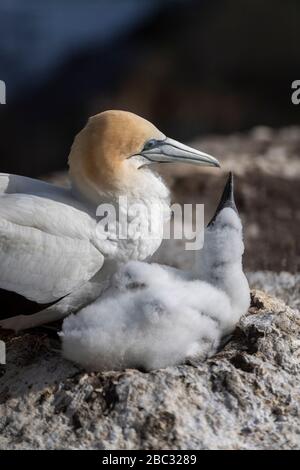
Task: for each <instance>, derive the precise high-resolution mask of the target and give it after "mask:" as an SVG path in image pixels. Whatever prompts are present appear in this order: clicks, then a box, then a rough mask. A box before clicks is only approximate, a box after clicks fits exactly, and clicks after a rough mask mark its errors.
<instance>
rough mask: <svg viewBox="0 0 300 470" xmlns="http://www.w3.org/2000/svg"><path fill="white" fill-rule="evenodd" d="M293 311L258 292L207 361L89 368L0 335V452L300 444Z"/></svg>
mask: <svg viewBox="0 0 300 470" xmlns="http://www.w3.org/2000/svg"><path fill="white" fill-rule="evenodd" d="M299 333H300V316H299V311H297V310H292V309H291V308H289V307H287V306H286V305H285V304H284V303H283V302H282V301H279V300H277V299H275V298H273V297H269V296H267V295H265V294H263V293H261V292H259V291H256V292H254V293H253V294H252V307H251V308H250V310H249V314H248V315H247V316H245V317H243V318H242V319H241V321H240V323H239V325H238V328H237V329H236V331H235V334H234V336H233V338H232V340H231V341H230V342H229V343H228V344H227V346H226V347H225V349H224V350H223V351H221V352H219V353H218V354H216V355H215V356H214V357H213V358H211V359H209V360H208V361H207V362H205V363H201V364H198V365H197V364H193V365H182V366H178V367H171V368H168V369H165V370H158V371H153V372H150V373H147V374H145V373H142V372H139V371H137V370H126V371H125V372H106V373H97V374H95V373H92V374H87V373H85V372H82V371H80V370H79V369H77V368H76V367H75V366H74V365H73V364H71V363H68V362H66V361H64V360H63V359H62V358H61V357H60V355H59V354H57V353H55V352H53V351H51V350H50V349H49V347H50V341H49V338H47V336H46V335H42V334H41V333H39V334H38V333H37V332H34V333H26V334H24V335H22V336H18V337H13V336H12V335H8V334H6V335H5V336H4V333H3V332H2V333H1V339H2V340H4V339H5V341H6V343H7V351H8V354H7V362H8V363H7V366H6V373H5V374H4V375H3V376H2V378H1V383H0V403H1V405H0V448H1V449H61V448H65V449H103V448H106V449H119V448H120V449H141V448H142V449H299V448H300V418H299V413H300V364H299V345H300V344H299V343H300V341H299Z"/></svg>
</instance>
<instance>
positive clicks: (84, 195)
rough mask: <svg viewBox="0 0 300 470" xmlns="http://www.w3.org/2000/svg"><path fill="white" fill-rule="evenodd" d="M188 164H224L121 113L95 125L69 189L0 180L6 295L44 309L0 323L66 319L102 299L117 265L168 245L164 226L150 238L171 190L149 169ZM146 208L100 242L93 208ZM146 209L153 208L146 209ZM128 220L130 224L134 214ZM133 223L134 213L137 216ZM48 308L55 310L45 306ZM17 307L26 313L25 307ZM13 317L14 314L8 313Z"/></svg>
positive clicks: (82, 138) (75, 159)
mask: <svg viewBox="0 0 300 470" xmlns="http://www.w3.org/2000/svg"><path fill="white" fill-rule="evenodd" d="M178 161H180V162H186V163H191V164H196V165H211V166H219V164H218V161H217V160H216V159H215V158H213V157H211V156H209V155H207V154H205V153H203V152H200V151H198V150H195V149H192V148H190V147H187V146H186V145H183V144H181V143H179V142H177V141H175V140H172V139H169V138H167V137H166V136H165V135H164V134H163V133H162V132H160V131H159V130H158V129H157V128H156V127H155V126H154V125H153V124H151V123H150V122H148V121H146V120H145V119H143V118H141V117H139V116H136V115H135V114H132V113H129V112H125V111H105V112H103V113H100V114H97V115H96V116H93V117H92V118H90V119H89V121H88V123H87V125H86V126H85V127H84V129H83V130H82V131H81V132H79V134H78V135H77V136H76V138H75V140H74V143H73V146H72V148H71V152H70V155H69V167H70V171H69V173H70V179H71V183H72V186H71V188H70V189H62V188H59V187H57V186H54V185H51V184H47V183H44V182H42V181H37V180H33V179H30V178H25V177H22V176H15V175H9V174H0V265H1V270H0V289H5V290H6V291H10V292H13V293H15V294H18V295H19V296H23V297H25V298H26V299H29V300H30V301H33V302H35V303H37V304H38V305H35V309H36V310H40V309H41V305H44V306H45V304H47V305H48V307H47V308H45V309H44V310H42V311H40V312H39V313H37V314H34V315H29V316H25V315H24V314H25V313H26V312H27V309H28V305H26V306H24V310H23V311H19V312H18V313H20V314H22V315H19V316H17V317H13V318H8V319H6V320H3V321H0V327H2V328H9V329H14V330H22V329H26V328H31V327H34V326H38V325H42V324H44V323H47V322H50V321H54V320H58V319H61V318H64V317H65V316H66V315H68V314H69V313H70V312H75V311H77V310H78V309H79V308H82V307H83V306H85V305H87V304H88V303H89V302H90V301H92V300H94V299H95V298H97V297H98V296H99V294H100V292H101V291H102V289H103V286H104V285H105V283H106V281H107V279H108V278H109V277H110V275H111V273H112V272H114V271H115V269H116V265H117V264H118V263H119V262H121V261H122V262H124V261H128V260H131V259H134V260H143V259H145V258H147V257H148V256H151V255H152V254H153V253H154V252H155V251H156V250H157V248H158V247H159V245H160V243H161V241H162V236H163V233H162V230H161V225H162V223H157V224H154V225H156V227H154V231H153V227H152V232H151V237H148V238H147V237H145V236H144V233H145V232H146V233H147V229H148V226H149V224H150V220H149V217H148V215H149V214H151V217H153V211H152V212H151V210H149V209H150V208H153V207H155V208H156V209H155V210H156V211H157V213H156V212H155V216H157V219H158V222H159V221H160V220H161V219H160V216H161V214H163V218H168V217H169V191H168V189H167V187H166V186H165V184H164V183H163V181H162V180H161V178H160V177H159V176H158V175H157V174H155V173H154V172H152V171H151V170H150V169H149V165H150V164H151V163H160V162H163V163H166V162H178ZM122 196H126V201H125V205H126V207H128V208H129V211H130V207H132V206H134V205H135V204H139V206H140V207H141V206H142V207H144V208H145V209H146V210H145V211H144V212H142V215H141V218H140V224H139V226H138V227H137V229H135V230H133V232H132V231H131V233H130V234H128V236H127V237H125V239H124V238H121V237H118V234H116V233H114V232H112V233H111V232H108V233H107V234H106V238H105V239H103V232H101V235H102V236H101V237H99V232H98V231H97V227H98V223H97V218H96V210H97V207H99V206H101V204H104V203H106V204H107V203H109V204H111V205H112V206H113V207H115V208H116V213H117V214H118V213H119V211H118V209H119V210H120V211H121V212H122V211H123V212H124V211H125V212H126V208H124V207H123V205H122V204H124V202H122V203H120V201H121V200H122V201H124V197H123V198H122ZM147 209H148V210H147ZM129 211H128V213H127V215H128V219H129V220H128V222H129V223H130V217H129V215H130V214H129ZM132 217H133V218H134V215H133V216H132ZM49 304H51V305H49ZM19 308H21V307H19ZM7 313H8V314H9V313H10V311H8V312H7Z"/></svg>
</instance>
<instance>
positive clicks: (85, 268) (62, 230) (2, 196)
mask: <svg viewBox="0 0 300 470" xmlns="http://www.w3.org/2000/svg"><path fill="white" fill-rule="evenodd" d="M9 176H10V175H3V174H2V175H0V288H3V289H7V290H10V291H14V292H17V293H18V294H21V295H24V296H25V297H27V298H28V299H30V300H34V301H36V302H39V303H48V302H52V301H55V300H57V299H59V298H60V297H63V296H64V295H67V294H69V293H70V292H71V291H73V290H74V289H76V288H78V287H79V286H81V285H82V284H83V283H84V282H86V281H87V280H89V279H90V278H91V277H92V276H93V275H94V274H95V273H96V272H97V271H99V269H101V267H102V265H103V262H104V256H103V254H102V253H101V251H100V250H99V246H97V243H96V241H95V240H94V238H95V228H96V220H95V219H94V218H93V217H91V216H90V215H89V214H88V213H87V212H84V211H83V210H80V209H77V208H76V207H74V206H72V205H69V204H66V203H64V202H60V201H59V199H62V200H64V199H65V198H64V197H63V196H64V195H67V194H68V191H67V190H63V189H62V190H61V191H60V188H55V187H53V186H52V185H48V184H46V183H43V182H39V181H36V180H30V179H29V178H24V179H23V178H22V177H13V178H10V181H11V182H10V188H9V184H8V185H7V186H6V187H5V185H6V179H7V177H8V178H9ZM17 178H19V180H18V179H17ZM31 182H33V184H32V183H31ZM17 183H18V185H17ZM32 188H33V189H32ZM52 188H53V189H52ZM14 190H15V191H18V190H19V191H20V190H21V191H24V193H27V194H24V193H22V194H11V192H12V191H14ZM34 190H37V192H38V193H42V192H43V193H44V194H43V196H42V197H40V195H33V194H32V193H33V191H34ZM39 190H40V191H39ZM48 191H49V193H51V191H52V193H53V197H51V196H52V195H51V196H50V198H48V197H47V196H46V194H47V192H48ZM7 192H9V193H10V194H7ZM49 195H50V194H49Z"/></svg>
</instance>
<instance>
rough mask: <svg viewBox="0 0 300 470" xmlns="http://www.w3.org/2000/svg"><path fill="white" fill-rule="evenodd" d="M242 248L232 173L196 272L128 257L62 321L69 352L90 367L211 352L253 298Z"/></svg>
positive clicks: (160, 363)
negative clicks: (106, 284)
mask: <svg viewBox="0 0 300 470" xmlns="http://www.w3.org/2000/svg"><path fill="white" fill-rule="evenodd" d="M243 251H244V245H243V240H242V224H241V221H240V218H239V216H238V213H237V211H236V208H235V204H234V200H233V181H232V176H231V175H230V177H229V179H228V182H227V184H226V187H225V190H224V193H223V196H222V199H221V202H220V205H219V206H218V209H217V212H216V214H215V216H214V218H213V220H212V221H211V223H210V224H209V225H208V227H207V228H206V230H205V243H204V248H203V249H202V250H201V251H200V256H199V259H198V260H197V267H196V270H195V272H194V273H184V272H182V271H180V270H177V269H174V268H170V267H167V266H160V265H158V264H146V263H142V262H137V261H130V262H129V263H127V264H126V265H125V266H124V267H122V268H121V269H120V270H119V271H118V272H117V273H116V274H115V275H114V277H113V282H112V285H111V287H110V288H109V290H108V291H106V292H105V294H104V295H103V297H102V298H101V299H99V300H97V301H95V302H94V303H93V304H91V305H89V306H88V307H86V308H84V309H83V310H81V311H80V312H78V314H77V315H72V316H70V317H68V318H67V319H66V320H65V321H64V323H63V330H62V333H61V336H62V343H63V355H64V357H65V358H67V359H69V360H72V361H74V362H76V363H78V364H81V365H82V366H84V367H85V368H86V369H88V370H109V369H125V368H134V367H136V368H141V369H144V370H151V369H157V368H162V367H166V366H171V365H175V364H180V363H182V362H184V361H186V360H187V359H191V360H195V359H196V360H203V359H205V358H206V357H208V356H211V355H212V354H214V353H215V352H216V350H217V348H218V346H219V345H220V342H221V339H222V337H224V336H225V335H228V334H229V333H231V332H232V330H233V329H234V327H235V324H236V323H237V321H238V320H239V318H240V317H241V315H243V314H244V313H245V312H246V311H247V309H248V307H249V304H250V293H249V286H248V283H247V280H246V278H245V275H244V273H243V269H242V255H243Z"/></svg>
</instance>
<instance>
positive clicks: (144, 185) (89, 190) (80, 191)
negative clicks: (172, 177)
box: [70, 169, 170, 207]
mask: <svg viewBox="0 0 300 470" xmlns="http://www.w3.org/2000/svg"><path fill="white" fill-rule="evenodd" d="M70 176H71V184H72V191H73V194H74V195H75V196H76V198H77V199H80V200H83V201H85V202H86V203H87V204H89V205H94V206H96V207H97V206H98V205H99V204H102V203H108V202H112V203H117V201H118V199H119V198H120V197H122V198H123V199H124V198H125V197H126V198H127V199H128V202H129V203H135V202H137V201H140V202H143V201H144V202H145V203H146V204H149V203H152V202H156V201H161V202H166V203H167V204H169V197H170V195H169V190H168V188H167V186H166V185H165V183H164V182H163V180H162V179H161V178H160V176H159V175H157V174H156V173H154V172H152V171H151V170H149V169H141V170H137V171H136V172H135V173H134V174H131V173H129V174H126V175H122V178H120V179H116V180H115V181H114V184H113V185H109V186H108V185H107V186H106V185H99V186H98V185H95V184H93V182H91V181H90V180H89V179H88V178H87V177H86V176H85V175H84V174H82V173H81V174H79V173H78V174H76V173H75V174H74V173H73V174H72V173H71V174H70Z"/></svg>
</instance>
